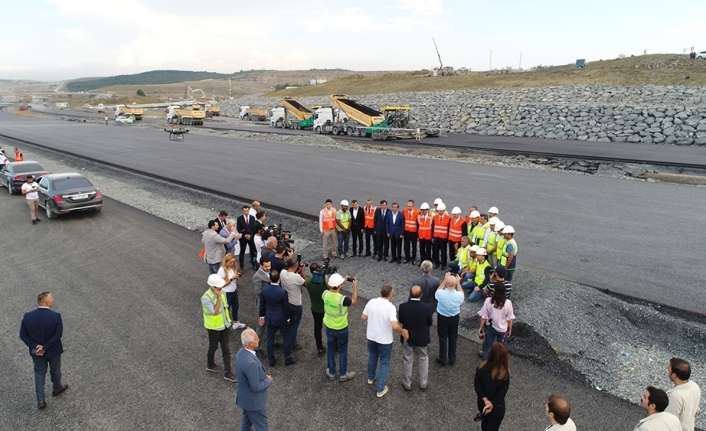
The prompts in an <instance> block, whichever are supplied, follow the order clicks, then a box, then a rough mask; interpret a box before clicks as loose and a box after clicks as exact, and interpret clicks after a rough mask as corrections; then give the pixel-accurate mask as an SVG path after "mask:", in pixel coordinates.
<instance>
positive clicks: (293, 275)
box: [280, 257, 306, 350]
mask: <svg viewBox="0 0 706 431" xmlns="http://www.w3.org/2000/svg"><path fill="white" fill-rule="evenodd" d="M285 265H287V270H286V271H283V272H282V273H281V274H280V275H281V276H280V282H281V284H282V288H283V289H284V290H286V291H287V298H288V300H289V338H290V339H291V343H292V350H299V348H300V346H299V344H298V343H297V334H298V333H299V325H301V323H302V291H303V288H304V283H305V282H306V280H304V276H305V275H306V272H305V271H306V265H304V264H303V263H301V262H300V261H297V260H294V259H292V258H291V257H288V258H287V260H285Z"/></svg>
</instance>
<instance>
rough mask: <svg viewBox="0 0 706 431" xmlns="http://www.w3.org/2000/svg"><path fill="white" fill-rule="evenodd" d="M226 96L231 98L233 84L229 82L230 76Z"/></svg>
mask: <svg viewBox="0 0 706 431" xmlns="http://www.w3.org/2000/svg"><path fill="white" fill-rule="evenodd" d="M228 96H230V98H231V99H232V98H233V86H232V85H231V83H230V78H228Z"/></svg>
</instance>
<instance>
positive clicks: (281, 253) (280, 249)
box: [270, 243, 294, 272]
mask: <svg viewBox="0 0 706 431" xmlns="http://www.w3.org/2000/svg"><path fill="white" fill-rule="evenodd" d="M293 254H294V250H293V249H291V248H290V249H287V247H286V246H285V245H284V244H281V243H280V244H277V247H276V248H275V254H274V256H270V262H272V270H277V271H279V272H282V271H284V270H285V269H287V265H286V264H285V263H284V259H286V258H288V257H289V258H291V257H292V255H293Z"/></svg>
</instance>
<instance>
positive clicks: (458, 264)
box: [449, 235, 471, 275]
mask: <svg viewBox="0 0 706 431" xmlns="http://www.w3.org/2000/svg"><path fill="white" fill-rule="evenodd" d="M470 260H471V244H470V243H469V242H468V237H467V236H465V235H464V236H463V237H461V247H460V248H459V249H458V252H457V253H456V258H455V259H454V260H452V261H449V268H451V272H452V273H454V274H459V275H461V271H463V269H464V268H466V267H467V266H468V265H469V264H470Z"/></svg>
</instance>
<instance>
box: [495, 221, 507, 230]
mask: <svg viewBox="0 0 706 431" xmlns="http://www.w3.org/2000/svg"><path fill="white" fill-rule="evenodd" d="M504 228H505V223H503V222H501V221H499V222H497V223H495V232H500V231H501V230H503V229H504Z"/></svg>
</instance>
